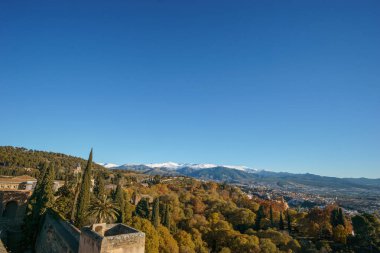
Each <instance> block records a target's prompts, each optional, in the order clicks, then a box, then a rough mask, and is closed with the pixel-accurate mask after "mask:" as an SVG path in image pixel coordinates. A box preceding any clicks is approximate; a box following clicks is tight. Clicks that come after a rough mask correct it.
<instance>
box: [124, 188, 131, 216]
mask: <svg viewBox="0 0 380 253" xmlns="http://www.w3.org/2000/svg"><path fill="white" fill-rule="evenodd" d="M131 218H132V205H131V199H130V198H129V195H128V193H127V192H124V220H123V223H125V222H128V221H130V220H131Z"/></svg>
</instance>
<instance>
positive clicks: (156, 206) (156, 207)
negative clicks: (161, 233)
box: [152, 198, 160, 228]
mask: <svg viewBox="0 0 380 253" xmlns="http://www.w3.org/2000/svg"><path fill="white" fill-rule="evenodd" d="M152 223H153V225H154V227H156V228H157V227H158V225H160V199H159V198H156V199H155V200H154V203H153V210H152Z"/></svg>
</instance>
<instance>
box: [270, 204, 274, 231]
mask: <svg viewBox="0 0 380 253" xmlns="http://www.w3.org/2000/svg"><path fill="white" fill-rule="evenodd" d="M269 219H270V225H271V226H272V227H273V226H274V222H273V209H272V205H271V206H270V209H269Z"/></svg>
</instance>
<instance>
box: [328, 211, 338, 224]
mask: <svg viewBox="0 0 380 253" xmlns="http://www.w3.org/2000/svg"><path fill="white" fill-rule="evenodd" d="M330 223H331V225H332V226H333V227H336V226H338V210H337V209H334V210H332V211H331V221H330Z"/></svg>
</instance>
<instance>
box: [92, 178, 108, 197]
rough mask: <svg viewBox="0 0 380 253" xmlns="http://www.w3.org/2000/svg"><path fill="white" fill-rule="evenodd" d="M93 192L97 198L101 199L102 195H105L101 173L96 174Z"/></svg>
mask: <svg viewBox="0 0 380 253" xmlns="http://www.w3.org/2000/svg"><path fill="white" fill-rule="evenodd" d="M94 194H95V196H96V197H97V198H98V199H102V197H103V195H106V190H105V185H104V179H103V177H102V176H101V175H98V176H97V177H96V180H95V185H94Z"/></svg>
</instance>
